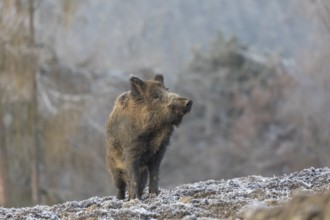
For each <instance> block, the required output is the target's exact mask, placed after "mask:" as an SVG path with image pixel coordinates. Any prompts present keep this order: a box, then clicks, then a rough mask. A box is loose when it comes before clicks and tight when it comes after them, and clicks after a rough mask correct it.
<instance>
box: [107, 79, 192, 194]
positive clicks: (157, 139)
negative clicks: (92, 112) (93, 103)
mask: <svg viewBox="0 0 330 220" xmlns="http://www.w3.org/2000/svg"><path fill="white" fill-rule="evenodd" d="M130 83H131V90H130V91H128V92H124V93H123V94H121V95H120V96H119V97H118V98H117V100H116V102H115V105H114V108H113V110H112V112H111V113H110V115H109V118H108V120H107V124H106V142H107V154H106V159H107V164H108V168H109V171H110V173H111V174H112V177H113V181H114V184H115V186H116V188H117V189H118V194H117V198H118V199H124V198H125V191H126V188H127V187H128V195H129V199H134V198H138V199H141V198H142V193H143V189H144V188H145V185H146V183H147V179H148V175H149V193H153V194H158V193H159V189H158V179H159V166H160V163H161V161H162V159H163V156H164V153H165V150H166V146H167V145H168V144H169V140H170V136H171V134H172V132H173V130H174V126H178V125H179V124H180V123H181V120H182V118H183V116H184V115H185V114H186V113H188V112H189V111H190V109H191V107H192V101H191V100H188V99H185V98H182V97H180V96H179V95H178V94H175V93H172V92H169V91H168V90H167V88H166V87H165V85H164V77H163V75H161V74H156V75H155V77H154V79H152V80H147V81H143V80H141V79H139V78H137V77H135V76H133V77H131V78H130Z"/></svg>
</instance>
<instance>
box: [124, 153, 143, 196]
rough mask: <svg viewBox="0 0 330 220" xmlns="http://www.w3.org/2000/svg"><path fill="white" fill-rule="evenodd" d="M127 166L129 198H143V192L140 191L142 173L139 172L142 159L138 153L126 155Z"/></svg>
mask: <svg viewBox="0 0 330 220" xmlns="http://www.w3.org/2000/svg"><path fill="white" fill-rule="evenodd" d="M125 163H126V167H127V174H128V182H129V188H128V200H130V199H136V198H137V199H141V198H142V194H141V193H140V190H139V189H140V184H141V183H140V173H139V166H140V161H139V158H138V157H136V155H134V154H133V155H132V153H129V155H128V156H127V157H126V161H125Z"/></svg>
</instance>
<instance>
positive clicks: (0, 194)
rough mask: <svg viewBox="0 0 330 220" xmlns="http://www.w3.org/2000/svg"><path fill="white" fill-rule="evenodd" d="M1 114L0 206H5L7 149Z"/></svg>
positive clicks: (6, 200) (6, 199)
mask: <svg viewBox="0 0 330 220" xmlns="http://www.w3.org/2000/svg"><path fill="white" fill-rule="evenodd" d="M1 116H2V115H1V114H0V206H6V204H7V202H8V198H7V195H8V193H7V191H8V188H7V171H8V169H7V164H8V163H7V160H8V158H7V150H6V146H5V134H4V132H5V129H4V125H3V120H2V117H1Z"/></svg>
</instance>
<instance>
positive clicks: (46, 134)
mask: <svg viewBox="0 0 330 220" xmlns="http://www.w3.org/2000/svg"><path fill="white" fill-rule="evenodd" d="M329 46H330V2H329V1H327V0H313V1H298V0H291V1H287V0H278V1H264V0H246V1H239V0H208V1H198V0H181V1H176V0H168V1H161V0H156V1H155V0H144V1H134V0H129V1H120V0H113V1H102V0H90V1H79V0H56V1H55V0H0V206H7V207H9V206H28V205H33V204H54V203H59V202H62V201H67V200H79V199H84V198H88V197H91V196H105V195H110V194H114V189H113V187H112V182H111V179H110V175H109V174H108V172H107V168H106V165H105V158H104V155H105V131H104V130H105V129H104V125H105V121H106V118H107V116H108V114H109V112H110V111H111V109H112V106H113V102H114V99H115V98H116V96H117V95H118V94H120V93H121V92H123V91H126V90H128V89H129V83H128V78H129V75H130V74H134V75H137V76H140V77H142V78H145V79H146V78H149V77H151V76H153V74H154V73H155V72H161V73H163V74H164V75H165V83H166V84H167V86H168V87H169V88H170V89H171V90H172V91H176V92H178V93H180V94H182V95H184V96H186V97H189V98H191V99H193V100H194V106H193V109H192V112H191V114H189V115H188V116H187V117H185V119H184V121H183V123H182V125H181V127H180V128H178V129H177V131H176V132H175V134H174V136H173V138H172V141H171V146H170V147H169V149H168V152H167V154H166V156H165V159H164V162H163V164H162V167H161V181H160V185H161V187H163V188H171V187H174V186H176V185H179V184H182V183H188V182H193V181H200V180H206V179H222V178H232V177H237V176H244V175H251V174H256V175H266V176H272V175H279V174H283V173H289V172H293V171H296V170H301V169H303V168H305V167H310V166H314V167H324V166H329V165H330V160H329V158H330V146H329V145H330V113H329V109H330V73H329V69H330V50H329V48H330V47H329Z"/></svg>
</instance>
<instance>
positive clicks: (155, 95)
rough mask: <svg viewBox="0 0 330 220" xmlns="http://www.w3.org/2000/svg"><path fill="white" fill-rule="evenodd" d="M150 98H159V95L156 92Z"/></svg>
mask: <svg viewBox="0 0 330 220" xmlns="http://www.w3.org/2000/svg"><path fill="white" fill-rule="evenodd" d="M152 98H153V99H154V100H158V99H160V95H159V94H158V93H154V94H152Z"/></svg>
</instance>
